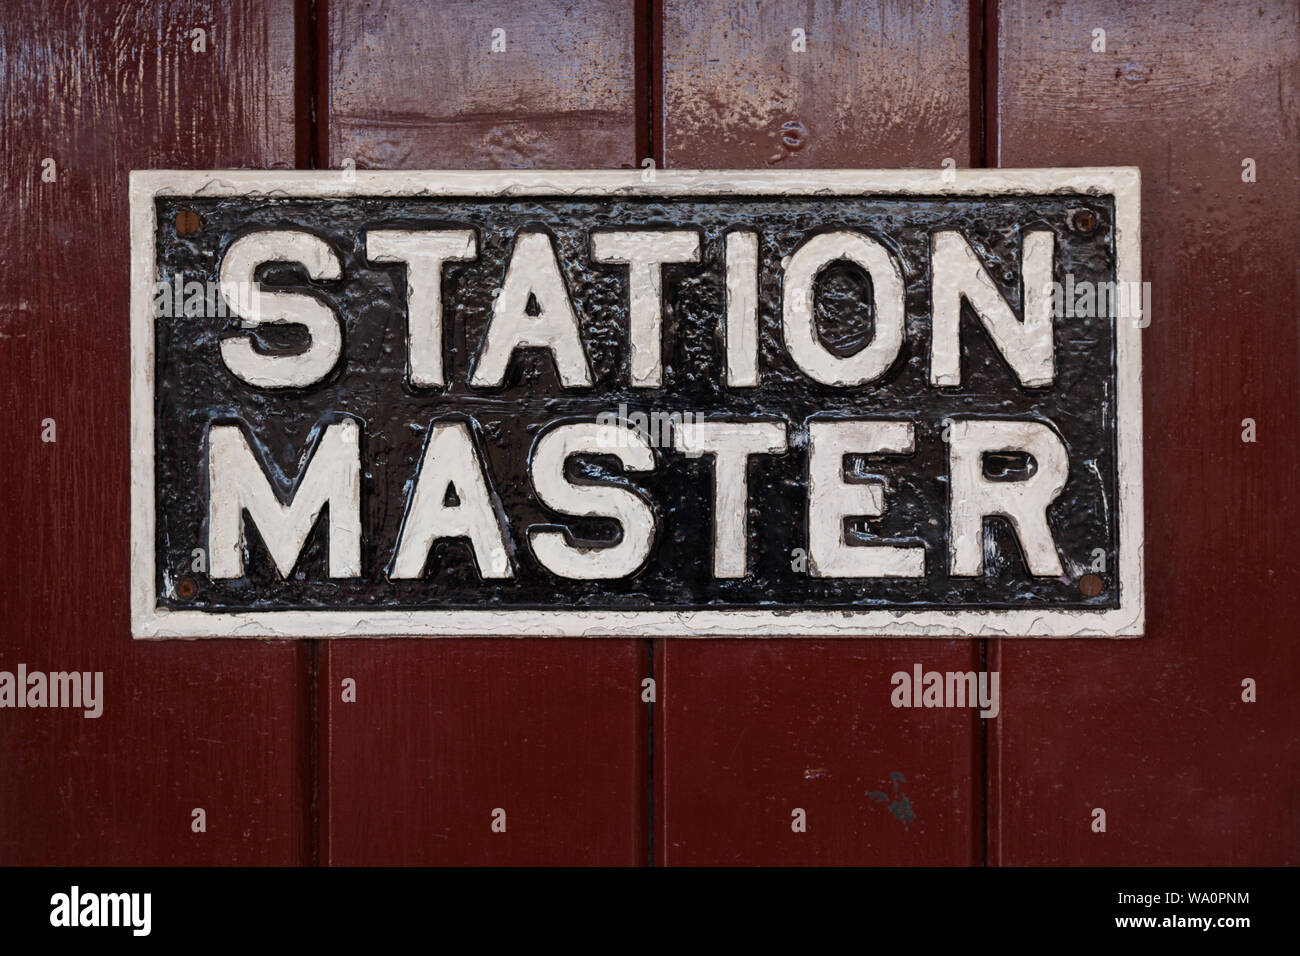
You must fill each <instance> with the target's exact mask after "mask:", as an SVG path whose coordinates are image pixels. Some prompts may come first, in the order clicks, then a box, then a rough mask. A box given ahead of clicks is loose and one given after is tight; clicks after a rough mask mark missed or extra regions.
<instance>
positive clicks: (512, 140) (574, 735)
mask: <svg viewBox="0 0 1300 956" xmlns="http://www.w3.org/2000/svg"><path fill="white" fill-rule="evenodd" d="M497 29H499V30H503V31H504V40H505V44H506V48H505V51H504V52H499V53H492V52H490V50H491V42H492V38H493V36H492V31H493V30H497ZM635 35H636V28H635V23H634V20H633V5H632V4H630V3H622V2H615V0H576V2H571V3H565V4H537V5H532V4H517V3H511V2H506V0H489V2H447V3H439V4H426V3H420V2H414V0H411V2H398V0H389V2H374V0H372V2H365V0H330V4H329V37H330V46H331V49H330V53H329V56H330V77H329V86H328V100H327V101H326V106H327V113H326V121H327V123H328V126H329V133H328V142H329V162H330V165H332V166H335V167H338V166H340V165H342V164H343V162H344V161H345V160H346V159H352V160H353V161H354V162H355V163H356V165H357V167H358V168H365V167H383V168H447V167H454V168H461V167H502V168H509V167H525V166H531V167H600V166H605V167H609V166H629V167H630V166H632V165H633V159H634V156H635V152H634V150H635V146H636V121H635V120H636V104H635V100H634V96H635V88H636V80H635V63H634V38H635ZM324 654H325V659H324V665H323V667H322V672H321V683H320V687H321V694H322V698H321V703H322V707H323V713H324V718H323V719H324V721H325V726H324V734H325V736H324V738H323V747H322V751H323V763H324V766H323V774H324V777H323V780H324V789H325V790H326V791H327V792H326V805H325V813H324V822H323V826H324V830H325V833H324V837H325V853H324V856H323V859H324V860H325V861H327V862H330V863H336V864H362V863H366V864H413V863H425V864H429V863H436V864H461V863H468V864H479V863H484V864H487V863H491V864H586V863H593V864H626V865H632V864H640V863H643V862H644V861H645V859H646V855H647V850H648V848H647V839H646V824H645V817H646V814H647V811H648V808H647V798H648V794H647V792H646V785H645V782H644V781H645V774H646V767H645V758H644V752H645V738H646V735H647V732H648V729H647V727H646V726H645V721H646V720H647V717H646V705H644V704H642V703H641V701H640V681H641V678H642V677H644V676H646V671H647V665H646V662H645V654H644V645H643V644H642V643H641V642H639V641H634V640H626V641H625V640H595V639H593V640H587V641H584V640H537V639H533V640H517V639H508V638H506V639H486V638H484V639H472V640H458V639H457V640H443V639H438V640H428V641H356V642H334V643H331V644H329V645H328V646H327V647H326V648H325V650H324ZM345 677H351V678H353V679H355V680H356V682H357V702H356V703H348V704H345V703H342V702H340V699H339V697H340V695H339V688H340V684H341V681H342V680H343V679H344V678H345ZM497 808H501V809H503V810H505V811H506V821H507V829H506V832H505V833H494V832H492V830H491V827H490V824H491V820H492V812H493V811H494V810H495V809H497Z"/></svg>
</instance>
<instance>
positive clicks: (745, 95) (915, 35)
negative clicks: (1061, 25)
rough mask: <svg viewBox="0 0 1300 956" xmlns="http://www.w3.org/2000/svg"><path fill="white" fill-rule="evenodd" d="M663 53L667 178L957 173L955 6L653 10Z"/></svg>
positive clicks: (962, 76)
mask: <svg viewBox="0 0 1300 956" xmlns="http://www.w3.org/2000/svg"><path fill="white" fill-rule="evenodd" d="M795 29H800V30H803V31H804V36H805V38H806V50H805V51H804V52H802V53H796V52H794V50H793V49H792V43H793V37H792V31H794V30H795ZM663 50H664V61H663V66H664V73H663V101H664V109H663V111H662V113H661V115H662V123H663V126H662V142H663V143H664V144H665V148H666V151H667V160H668V162H670V163H671V164H672V165H674V166H676V167H678V168H705V169H717V168H722V167H726V166H728V165H730V164H733V163H737V162H740V161H741V160H742V159H743V160H744V165H745V166H746V167H747V168H750V167H763V166H777V167H780V166H802V167H809V168H818V167H822V168H833V167H847V168H854V169H866V168H871V167H879V168H885V169H892V168H899V167H907V166H933V167H938V166H939V165H940V164H941V163H942V162H943V159H944V158H945V157H948V156H951V157H953V158H954V159H955V160H956V162H957V163H958V165H961V166H966V165H968V164H969V162H968V161H969V157H970V103H969V99H970V78H969V54H970V13H969V10H968V4H967V2H966V0H916V2H912V0H891V2H885V3H869V2H866V0H811V2H798V3H797V2H793V0H780V2H769V3H744V2H737V0H708V2H696V0H664V3H663Z"/></svg>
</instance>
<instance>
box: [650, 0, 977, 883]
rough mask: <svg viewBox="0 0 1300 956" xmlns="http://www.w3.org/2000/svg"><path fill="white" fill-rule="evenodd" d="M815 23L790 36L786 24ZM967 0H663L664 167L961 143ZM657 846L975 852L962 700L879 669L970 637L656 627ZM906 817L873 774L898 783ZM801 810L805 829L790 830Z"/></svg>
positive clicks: (964, 158) (672, 853) (729, 856)
mask: <svg viewBox="0 0 1300 956" xmlns="http://www.w3.org/2000/svg"><path fill="white" fill-rule="evenodd" d="M796 28H799V29H802V30H804V31H805V34H806V36H807V51H806V52H804V53H796V52H794V51H793V50H792V47H791V41H792V33H791V31H792V30H794V29H796ZM969 29H970V14H969V12H968V9H967V4H966V2H965V0H944V2H936V3H929V4H925V5H922V6H916V5H914V4H910V3H886V4H883V5H881V4H877V3H867V2H860V3H832V2H820V0H814V2H811V3H776V4H758V5H756V4H750V3H741V2H734V0H712V2H708V3H699V2H687V0H667V2H665V4H664V11H663V30H662V40H663V48H662V50H663V65H662V89H663V103H664V112H663V127H662V137H663V139H662V141H663V142H664V144H665V146H666V157H665V158H666V160H667V162H666V165H667V166H669V167H704V168H719V167H722V168H727V167H740V168H745V167H751V168H752V167H759V168H761V167H765V166H767V167H777V168H780V167H791V168H793V167H859V168H870V167H885V168H888V167H902V166H931V167H935V168H938V167H939V166H940V165H941V164H942V162H943V160H944V159H945V158H946V157H952V158H953V159H954V160H955V161H956V162H957V163H959V164H960V165H962V166H966V165H969V157H970V154H971V128H972V123H971V113H970V103H971V87H970V82H969V77H968V70H969V49H970V40H969V36H970V34H969ZM657 644H658V648H657V662H658V666H657V672H658V676H659V678H660V685H659V706H658V708H657V710H658V712H657V714H656V733H655V793H656V821H655V822H656V832H655V840H656V862H661V863H665V864H668V865H673V864H679V865H686V864H706V865H707V864H726V863H739V864H802V863H819V864H902V863H920V864H966V863H971V862H978V861H979V860H980V859H981V858H982V853H983V850H982V845H981V831H982V827H983V816H982V797H983V786H982V779H983V778H982V748H981V733H982V730H981V728H980V727H979V726H978V719H977V718H975V717H974V716H973V715H972V713H971V712H970V711H967V710H902V709H894V708H892V707H891V706H890V702H889V695H890V691H891V689H892V687H891V685H890V680H889V678H890V675H891V674H892V673H893V672H895V671H898V670H907V671H910V670H911V668H912V665H913V664H914V663H921V664H923V665H924V666H925V668H926V669H927V670H929V669H937V670H968V669H970V668H972V667H978V666H979V663H978V662H979V656H980V644H979V642H976V641H944V640H937V639H936V640H879V639H876V640H861V639H858V640H854V639H843V640H832V641H806V640H763V641H738V640H712V641H710V640H705V641H693V640H669V641H661V642H657ZM894 773H899V774H902V775H903V778H904V781H905V782H901V783H899V789H898V793H899V795H900V798H901V797H902V796H906V798H907V799H908V800H909V801H910V804H911V807H912V808H913V811H914V812H915V815H916V819H915V820H914V821H911V822H910V823H907V824H906V825H905V824H904V823H903V822H902V821H901V820H900V819H898V818H896V817H895V816H894V815H893V814H892V813H891V812H890V809H889V807H888V806H887V805H886V804H882V803H879V802H875V801H873V800H872V799H870V798H868V797H867V795H866V794H867V793H868V792H869V791H875V792H884V793H886V794H888V795H889V796H890V797H891V798H893V796H894V783H893V781H892V779H891V776H890V775H891V774H894ZM796 808H801V809H803V810H804V811H806V814H807V832H804V833H795V832H793V831H792V829H791V824H792V812H793V811H794V810H795V809H796Z"/></svg>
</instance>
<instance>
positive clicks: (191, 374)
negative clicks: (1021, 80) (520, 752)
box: [131, 169, 1145, 637]
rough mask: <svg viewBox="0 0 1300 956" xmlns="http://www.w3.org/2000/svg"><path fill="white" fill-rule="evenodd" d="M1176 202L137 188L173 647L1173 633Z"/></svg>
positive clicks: (744, 182)
mask: <svg viewBox="0 0 1300 956" xmlns="http://www.w3.org/2000/svg"><path fill="white" fill-rule="evenodd" d="M1138 185H1139V179H1138V173H1137V170H1134V169H1068V170H1005V171H970V172H966V171H952V170H939V171H934V172H930V171H922V170H916V171H898V172H870V171H824V172H796V171H782V172H751V171H744V172H740V171H736V172H657V173H656V172H654V171H646V172H620V171H603V172H601V171H569V172H463V171H462V172H412V173H398V172H356V171H351V170H349V171H343V172H310V173H308V172H260V171H258V172H254V171H240V172H162V171H152V172H137V173H133V174H132V179H131V216H132V242H133V244H134V249H133V256H134V263H133V270H134V272H133V287H132V288H133V294H132V363H133V364H132V428H131V436H132V544H131V551H132V554H131V560H132V568H133V581H132V612H133V613H132V617H133V628H134V634H135V635H136V636H137V637H173V636H174V637H202V636H251V637H343V636H359V635H449V634H464V635H566V634H567V635H628V636H638V635H665V636H674V635H680V636H693V635H734V636H750V635H754V636H768V635H807V636H861V635H936V636H943V635H970V636H981V635H995V636H1017V635H1024V636H1040V635H1052V636H1075V635H1077V636H1083V635H1107V636H1118V635H1133V634H1139V633H1141V630H1142V625H1143V610H1142V608H1143V603H1142V597H1143V595H1142V441H1141V427H1142V426H1141V373H1140V355H1139V336H1140V329H1141V326H1142V324H1143V323H1144V321H1145V313H1144V312H1143V310H1142V308H1141V306H1142V302H1143V297H1142V295H1141V292H1140V288H1141V284H1140V281H1139V280H1140V273H1139V239H1138V191H1139V189H1138Z"/></svg>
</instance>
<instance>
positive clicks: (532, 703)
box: [0, 0, 1300, 865]
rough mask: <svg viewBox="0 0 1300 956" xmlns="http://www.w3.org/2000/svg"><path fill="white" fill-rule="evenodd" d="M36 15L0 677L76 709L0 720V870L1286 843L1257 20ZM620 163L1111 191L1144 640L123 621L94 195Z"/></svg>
mask: <svg viewBox="0 0 1300 956" xmlns="http://www.w3.org/2000/svg"><path fill="white" fill-rule="evenodd" d="M84 6H85V9H78V8H74V7H73V6H72V5H56V6H54V7H49V6H48V5H47V4H41V3H35V2H28V0H15V2H13V3H10V4H9V5H8V6H7V8H6V16H5V17H4V18H2V19H0V50H2V51H3V54H4V56H3V59H2V60H0V96H2V97H3V101H4V108H5V109H4V112H5V117H6V120H5V125H4V132H3V137H4V163H5V168H6V173H7V181H8V183H9V200H10V202H9V205H8V207H7V210H6V212H5V213H4V214H3V215H0V224H2V226H0V228H3V230H4V231H3V237H2V238H3V248H4V250H5V251H4V260H5V268H4V270H3V273H2V274H0V283H2V284H3V290H4V292H3V295H2V296H0V395H2V396H3V408H4V412H5V413H4V415H3V416H0V449H2V450H3V464H2V466H0V488H2V490H3V496H2V500H4V501H5V502H6V509H5V513H4V516H3V518H0V522H2V527H3V530H4V534H3V542H2V543H0V609H2V610H3V623H0V670H11V671H12V670H14V669H15V668H16V667H17V666H18V665H19V664H23V665H25V666H26V667H27V668H30V669H33V670H35V669H43V670H71V669H76V670H79V671H91V672H95V671H99V672H102V673H103V675H104V677H103V679H104V694H103V697H104V709H103V715H102V716H101V717H98V718H94V719H88V718H85V717H83V716H82V715H81V714H80V713H74V712H68V711H59V710H22V711H19V710H6V711H3V712H0V763H3V765H4V766H6V767H9V768H17V772H16V773H11V774H10V775H9V777H8V782H7V783H6V784H5V785H3V786H0V863H58V864H70V863H97V864H101V863H126V864H133V863H159V864H167V863H173V864H205V863H220V864H228V863H245V864H255V863H265V864H316V863H319V864H327V865H329V864H342V865H347V864H416V863H432V864H541V863H559V864H586V863H595V864H614V865H644V864H647V863H650V862H653V863H654V864H656V865H664V864H666V865H712V864H783V863H784V864H946V865H985V864H987V865H1003V864H1036V863H1057V864H1061V863H1071V864H1108V863H1117V864H1136V863H1147V864H1164V863H1184V864H1242V863H1294V862H1296V859H1297V855H1298V854H1300V824H1297V819H1300V816H1298V815H1297V813H1296V809H1297V808H1296V800H1295V793H1296V786H1295V779H1296V766H1297V757H1298V756H1300V753H1298V750H1300V745H1298V741H1300V737H1298V735H1297V732H1296V728H1297V726H1300V719H1298V718H1300V708H1298V706H1297V704H1296V699H1297V698H1296V696H1295V695H1294V694H1293V693H1291V688H1293V687H1294V686H1296V684H1297V679H1298V678H1300V651H1297V649H1296V642H1295V637H1296V626H1295V620H1296V617H1297V614H1296V612H1297V596H1296V595H1297V584H1298V583H1300V582H1298V581H1297V573H1298V572H1297V569H1296V560H1295V558H1296V545H1295V540H1294V529H1295V527H1296V525H1297V519H1300V498H1298V497H1297V492H1296V475H1297V465H1298V464H1300V461H1298V460H1297V459H1298V456H1300V451H1298V450H1297V449H1298V448H1300V416H1298V414H1297V412H1298V409H1297V401H1296V395H1297V389H1298V388H1300V381H1298V378H1300V354H1298V348H1297V346H1298V345H1300V342H1298V341H1297V315H1298V314H1300V311H1298V307H1300V289H1298V284H1300V282H1298V279H1297V271H1296V266H1295V263H1296V262H1297V261H1298V257H1300V227H1297V224H1296V217H1295V215H1294V210H1295V209H1296V208H1297V206H1300V202H1298V201H1300V127H1298V126H1297V122H1296V117H1297V115H1300V110H1298V109H1297V83H1298V81H1300V12H1298V10H1297V7H1296V5H1295V4H1294V2H1292V0H1255V2H1250V3H1247V2H1237V0H1226V2H1217V3H1197V2H1192V0H1183V2H1178V0H1160V2H1155V3H1150V4H1131V3H1124V2H1122V0H1083V2H1071V3H1064V2H1053V0H916V2H903V0H885V2H868V0H808V2H799V3H795V2H785V0H780V2H776V0H773V2H759V3H751V2H740V0H564V2H549V0H548V2H539V3H530V4H523V3H517V2H510V0H442V2H439V3H425V2H417V0H269V2H253V0H173V2H169V3H166V4H161V5H154V4H145V3H125V4H120V5H109V4H88V5H84ZM1099 31H1100V32H1099ZM646 160H651V161H653V162H654V163H655V164H656V165H657V166H659V167H669V168H694V167H703V168H728V167H732V168H768V169H783V168H789V169H794V168H816V167H859V168H902V167H922V168H941V167H942V166H944V165H945V161H951V163H952V164H955V165H956V166H960V167H965V166H981V165H987V166H1006V167H1022V166H1075V165H1108V166H1109V165H1136V166H1139V167H1140V168H1141V170H1142V175H1143V196H1142V200H1143V224H1142V226H1143V262H1144V267H1145V268H1144V272H1145V276H1144V277H1145V278H1146V279H1148V280H1149V281H1150V282H1151V283H1152V305H1153V308H1152V315H1151V324H1150V327H1149V328H1147V329H1146V330H1145V331H1144V333H1143V335H1144V348H1143V355H1144V374H1145V384H1144V392H1143V395H1144V404H1145V420H1146V430H1145V434H1144V441H1145V447H1146V472H1145V480H1146V516H1145V540H1146V542H1147V546H1146V553H1145V557H1146V565H1147V604H1148V608H1149V610H1148V628H1147V635H1146V636H1145V637H1142V638H1139V639H1134V640H1095V639H1093V640H1051V641H1037V640H1015V639H1006V640H991V641H979V640H961V639H953V640H944V639H926V640H896V639H887V640H882V639H869V640H868V639H837V640H825V641H819V640H811V641H810V640H806V639H773V640H735V639H727V640H685V639H660V640H653V641H651V640H646V639H588V640H583V639H516V638H504V639H503V638H490V639H489V638H476V639H436V640H418V639H402V640H397V639H394V640H365V641H360V640H358V641H347V640H342V641H332V642H307V641H303V642H298V643H295V642H274V641H242V642H241V641H228V640H205V641H159V642H133V641H132V640H131V638H130V631H129V621H128V608H127V581H128V576H129V567H128V555H127V536H128V531H127V528H128V501H129V477H128V471H129V468H128V460H129V459H128V455H129V434H128V402H127V379H128V368H129V350H128V326H127V320H126V308H127V305H126V304H127V297H128V286H127V283H128V255H127V207H126V181H127V178H126V177H127V173H128V172H129V171H130V170H131V169H137V168H168V167H175V168H205V169H206V168H222V167H252V168H292V167H294V166H297V167H302V168H312V167H315V168H321V169H335V170H346V169H348V168H351V167H355V168H358V169H365V168H386V169H387V168H392V169H403V168H410V169H417V168H435V169H436V168H524V167H527V168H588V167H605V168H628V169H634V168H639V167H641V166H642V164H643V162H645V161H646ZM1248 423H1249V424H1248ZM1245 437H1249V438H1252V439H1253V440H1250V441H1247V440H1244V438H1245ZM917 663H919V664H921V665H923V666H924V667H925V668H926V669H934V670H942V671H947V670H955V671H964V670H970V669H974V670H981V669H991V670H996V671H999V672H1000V674H1001V687H1002V703H1001V713H1000V714H999V716H998V717H997V718H995V719H992V720H987V721H985V720H981V719H980V718H979V717H978V716H977V715H976V714H975V713H974V712H973V711H972V710H969V709H937V710H900V709H895V708H893V707H892V706H891V705H890V694H889V691H890V683H889V677H890V674H891V673H893V672H895V671H898V670H909V669H910V668H911V667H912V666H913V665H914V664H917ZM647 679H652V680H653V681H654V684H653V690H654V695H653V696H654V701H653V703H651V702H649V701H647V700H646V699H645V698H646V697H648V696H649V694H648V691H647V685H646V683H645V681H646V680H647ZM1248 680H1249V681H1250V682H1252V683H1251V686H1253V688H1254V695H1255V699H1254V700H1253V702H1252V701H1248V700H1246V699H1244V696H1250V695H1249V694H1246V693H1245V691H1246V688H1245V687H1244V686H1243V682H1246V681H1248ZM345 681H351V682H352V684H353V686H355V701H353V700H351V699H347V700H345V699H344V695H343V692H342V691H343V686H344V682H345ZM872 793H874V794H877V795H879V794H881V793H888V794H889V795H890V796H891V799H892V798H894V797H899V796H901V797H905V799H906V801H907V805H908V807H909V808H910V811H911V814H910V815H904V814H895V813H891V812H890V807H889V806H887V805H886V804H885V803H883V802H881V801H879V800H878V799H876V798H874V797H871V796H868V794H872ZM1099 809H1100V810H1104V811H1105V815H1106V817H1105V818H1106V827H1105V830H1104V831H1099V830H1098V829H1097V827H1096V820H1097V817H1096V811H1097V810H1099ZM196 810H202V811H203V815H202V818H203V821H204V827H203V828H202V829H199V828H198V827H197V825H196V815H195V811H196ZM498 811H500V812H503V813H504V816H505V818H506V820H507V821H508V823H507V826H506V828H505V831H504V832H499V830H498V829H494V828H493V826H492V823H493V821H494V819H498V816H497V814H498ZM796 811H802V812H803V817H804V819H805V820H806V826H805V828H803V829H802V830H799V829H797V828H793V827H792V820H793V819H794V818H795V813H796Z"/></svg>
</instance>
